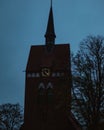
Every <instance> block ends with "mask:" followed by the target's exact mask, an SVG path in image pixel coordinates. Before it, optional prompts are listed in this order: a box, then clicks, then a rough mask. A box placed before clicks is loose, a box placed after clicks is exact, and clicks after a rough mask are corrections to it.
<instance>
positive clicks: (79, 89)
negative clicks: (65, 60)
mask: <svg viewBox="0 0 104 130" xmlns="http://www.w3.org/2000/svg"><path fill="white" fill-rule="evenodd" d="M72 75H73V88H72V92H73V110H74V113H75V114H76V115H77V117H78V118H79V120H80V121H81V122H82V124H83V125H85V126H86V127H87V129H88V130H90V129H91V130H101V128H99V124H100V122H101V120H103V119H104V37H102V36H88V37H87V38H86V39H84V40H83V41H82V42H81V44H80V49H79V51H78V52H77V54H76V55H75V56H73V58H72Z"/></svg>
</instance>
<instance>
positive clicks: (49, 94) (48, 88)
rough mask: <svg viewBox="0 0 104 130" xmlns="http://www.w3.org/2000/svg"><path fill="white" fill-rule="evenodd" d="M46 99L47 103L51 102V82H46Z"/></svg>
mask: <svg viewBox="0 0 104 130" xmlns="http://www.w3.org/2000/svg"><path fill="white" fill-rule="evenodd" d="M47 101H48V103H49V104H51V103H52V102H53V85H52V83H51V82H49V83H48V84H47Z"/></svg>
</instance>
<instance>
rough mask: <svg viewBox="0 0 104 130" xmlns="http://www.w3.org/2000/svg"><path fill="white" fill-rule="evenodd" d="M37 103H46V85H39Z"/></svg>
mask: <svg viewBox="0 0 104 130" xmlns="http://www.w3.org/2000/svg"><path fill="white" fill-rule="evenodd" d="M37 101H38V103H39V104H44V102H45V86H44V83H40V84H39V85H38V97H37Z"/></svg>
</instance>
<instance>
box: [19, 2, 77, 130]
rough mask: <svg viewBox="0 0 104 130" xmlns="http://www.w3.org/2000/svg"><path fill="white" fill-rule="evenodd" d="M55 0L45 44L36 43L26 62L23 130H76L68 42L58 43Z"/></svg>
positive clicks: (50, 13)
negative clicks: (55, 23)
mask: <svg viewBox="0 0 104 130" xmlns="http://www.w3.org/2000/svg"><path fill="white" fill-rule="evenodd" d="M55 38H56V35H55V29H54V18H53V9H52V1H51V6H50V12H49V18H48V24H47V29H46V33H45V45H33V46H31V49H30V54H29V58H28V62H27V66H26V77H25V109H24V124H23V126H22V127H21V130H69V129H71V130H77V129H75V127H74V126H73V125H72V122H71V121H70V119H69V118H70V115H69V113H70V102H71V86H72V80H71V65H70V46H69V44H55Z"/></svg>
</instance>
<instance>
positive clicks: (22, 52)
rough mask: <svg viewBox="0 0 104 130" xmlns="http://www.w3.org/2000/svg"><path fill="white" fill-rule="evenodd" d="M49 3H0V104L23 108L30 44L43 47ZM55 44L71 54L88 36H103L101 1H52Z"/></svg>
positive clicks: (34, 0) (26, 0)
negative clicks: (66, 45) (68, 45)
mask: <svg viewBox="0 0 104 130" xmlns="http://www.w3.org/2000/svg"><path fill="white" fill-rule="evenodd" d="M49 9H50V0H0V104H2V103H7V102H10V103H17V102H19V103H20V104H22V105H23V102H24V88H25V72H24V71H25V68H26V63H27V59H28V55H29V50H30V47H31V45H39V44H44V43H45V39H44V34H45V31H46V26H47V20H48V14H49ZM53 14H54V25H55V32H56V44H59V43H70V46H71V51H73V52H76V51H77V50H78V46H79V43H80V42H81V41H82V39H84V38H85V37H86V36H88V35H102V36H104V0H53Z"/></svg>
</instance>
